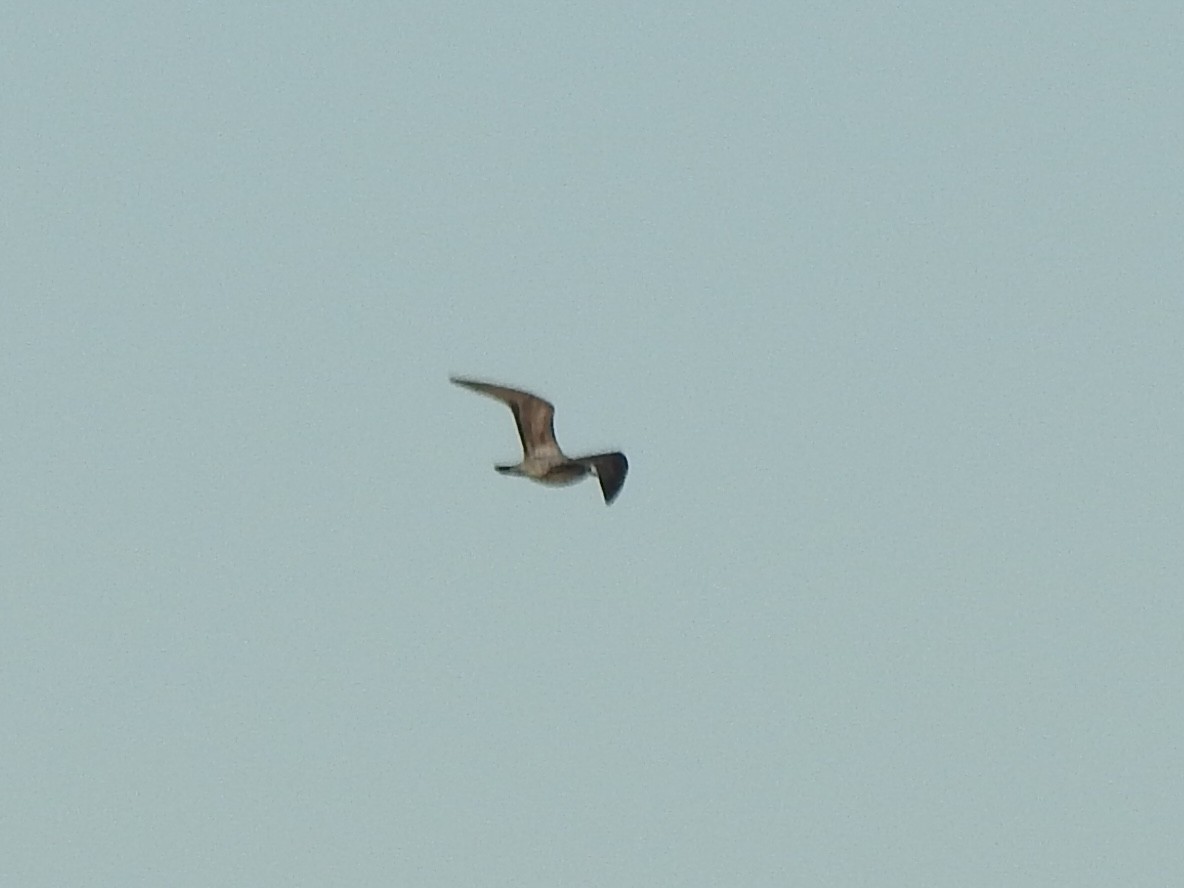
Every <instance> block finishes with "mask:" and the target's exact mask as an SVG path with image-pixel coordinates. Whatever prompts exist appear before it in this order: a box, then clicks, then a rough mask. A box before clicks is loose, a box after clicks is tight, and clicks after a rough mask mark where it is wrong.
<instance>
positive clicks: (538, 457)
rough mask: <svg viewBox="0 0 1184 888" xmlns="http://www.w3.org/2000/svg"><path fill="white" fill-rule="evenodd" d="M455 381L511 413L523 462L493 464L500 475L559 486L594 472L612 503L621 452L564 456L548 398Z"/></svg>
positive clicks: (623, 463) (624, 467)
mask: <svg viewBox="0 0 1184 888" xmlns="http://www.w3.org/2000/svg"><path fill="white" fill-rule="evenodd" d="M451 379H452V381H453V382H454V383H456V384H457V385H460V386H464V387H465V388H468V389H472V390H473V391H475V392H480V393H481V394H483V395H488V396H489V397H491V398H496V399H497V400H499V401H501V402H502V403H504V404H505V405H506V406H508V407H509V408H510V411H511V412H512V413H513V414H514V422H515V423H516V424H517V426H518V437H519V438H520V439H521V441H522V462H520V463H518V464H517V465H512V466H495V468H496V469H497V470H498V471H499V472H501V473H502V474H503V475H521V476H523V477H525V478H530V479H531V480H532V481H537V482H539V483H540V484H549V485H553V486H559V485H564V484H574V483H575V482H576V481H579V480H581V479H582V478H586V477H587V476H588V475H590V474H591V475H595V476H596V477H597V479H598V480H599V481H600V490H601V493H603V494H604V501H605V503H606V504H607V503H611V502H612V501H613V500H614V499H616V497H617V494H618V493H620V492H621V485H623V484H624V483H625V474H626V473H627V472H628V471H629V462H628V460H626V459H625V454H623V453H597V454H593V455H591V456H580V457H575V458H571V457H568V456H565V455H564V453H563V451H562V450H560V449H559V444H558V443H557V442H556V441H555V427H554V419H555V408H554V406H552V405H551V403H550V402H549V401H544V400H543V399H542V398H540V397H538V396H537V395H532V394H530V392H524V391H521V390H519V389H512V388H507V387H506V386H503V385H494V384H493V383H489V382H479V381H478V380H475V379H460V378H458V377H455V376H453V377H451Z"/></svg>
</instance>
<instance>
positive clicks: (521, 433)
mask: <svg viewBox="0 0 1184 888" xmlns="http://www.w3.org/2000/svg"><path fill="white" fill-rule="evenodd" d="M449 378H450V379H451V380H452V381H453V382H454V383H456V384H457V385H461V386H464V387H465V388H467V389H472V390H473V391H475V392H480V393H481V394H483V395H488V396H489V397H491V398H496V399H497V400H499V401H501V402H502V403H503V404H505V405H506V406H508V407H509V408H510V410H511V412H513V414H514V422H515V423H516V424H517V426H518V438H519V439H520V440H521V441H522V452H523V454H524V455H525V456H526V457H527V458H528V459H529V458H530V457H532V456H540V455H558V454H560V450H559V444H558V443H556V441H555V407H554V406H553V405H552V404H551V402H550V401H544V400H543V399H542V398H540V397H538V396H537V395H532V394H531V393H530V392H524V391H521V390H520V389H513V388H509V387H507V386H504V385H495V384H493V383H491V382H481V381H479V380H476V379H462V378H460V377H458V376H452V377H449Z"/></svg>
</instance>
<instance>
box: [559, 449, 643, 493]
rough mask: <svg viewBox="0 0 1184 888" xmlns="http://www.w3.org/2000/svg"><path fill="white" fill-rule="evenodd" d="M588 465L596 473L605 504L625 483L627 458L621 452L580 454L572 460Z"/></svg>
mask: <svg viewBox="0 0 1184 888" xmlns="http://www.w3.org/2000/svg"><path fill="white" fill-rule="evenodd" d="M572 461H573V462H578V463H581V464H582V465H585V466H588V467H589V468H591V469H592V471H593V472H595V473H596V480H598V481H599V482H600V492H601V493H603V494H604V502H605V505H608V504H609V503H611V502H612V501H613V500H615V499H616V498H617V494H618V493H620V492H621V487H622V486H624V484H625V475H627V474H628V473H629V460H627V459H625V454H623V453H597V454H595V455H593V456H581V457H579V458H577V459H574V460H572Z"/></svg>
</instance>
